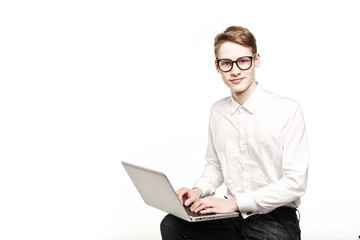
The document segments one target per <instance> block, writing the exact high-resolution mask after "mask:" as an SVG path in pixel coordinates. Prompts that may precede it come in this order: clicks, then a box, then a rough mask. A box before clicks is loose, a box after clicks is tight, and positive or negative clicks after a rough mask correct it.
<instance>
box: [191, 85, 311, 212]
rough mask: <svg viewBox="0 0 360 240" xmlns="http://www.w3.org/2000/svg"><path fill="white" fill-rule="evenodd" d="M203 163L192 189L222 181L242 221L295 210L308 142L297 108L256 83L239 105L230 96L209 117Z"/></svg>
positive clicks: (209, 190) (207, 190) (210, 189)
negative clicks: (284, 209)
mask: <svg viewBox="0 0 360 240" xmlns="http://www.w3.org/2000/svg"><path fill="white" fill-rule="evenodd" d="M206 161H207V164H206V166H205V169H204V172H203V174H202V176H201V178H200V179H199V180H198V181H196V183H195V185H194V187H199V188H200V189H201V190H202V191H203V196H207V195H211V194H214V192H215V190H216V189H217V188H218V187H219V186H220V185H221V184H222V183H225V185H226V187H227V195H226V197H228V198H229V197H234V196H235V198H236V201H237V203H238V207H239V210H240V212H241V214H242V216H243V217H244V218H246V217H248V216H250V215H253V214H257V213H259V214H263V213H267V212H270V211H272V210H274V209H275V208H277V207H280V206H289V207H294V208H297V207H298V206H299V204H300V197H301V196H302V195H303V194H304V192H305V189H306V184H307V175H308V174H307V173H308V142H307V135H306V130H305V123H304V118H303V114H302V111H301V108H300V106H299V104H298V103H297V102H296V101H294V100H292V99H289V98H286V97H283V96H280V95H277V94H274V93H271V92H268V91H265V90H264V89H263V88H262V87H261V86H260V85H259V84H258V86H257V87H256V89H255V91H254V92H253V93H252V95H251V96H250V98H249V99H248V100H247V101H246V102H245V104H243V105H239V104H238V103H237V102H236V101H235V100H234V99H233V98H232V97H227V98H224V99H222V100H220V101H218V102H216V103H215V104H214V105H213V106H212V108H211V113H210V121H209V141H208V148H207V153H206Z"/></svg>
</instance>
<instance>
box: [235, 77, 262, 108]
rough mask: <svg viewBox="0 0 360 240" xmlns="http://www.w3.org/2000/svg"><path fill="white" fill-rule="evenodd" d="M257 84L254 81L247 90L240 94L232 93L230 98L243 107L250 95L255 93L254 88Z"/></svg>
mask: <svg viewBox="0 0 360 240" xmlns="http://www.w3.org/2000/svg"><path fill="white" fill-rule="evenodd" d="M257 85H258V83H257V82H256V81H254V82H253V83H252V84H251V85H250V86H249V87H248V88H247V89H245V90H244V91H241V92H232V97H233V98H234V100H235V101H236V102H237V103H238V104H240V105H243V104H244V103H245V102H246V101H247V100H248V99H249V97H250V96H251V94H252V93H253V92H254V91H255V89H256V86H257Z"/></svg>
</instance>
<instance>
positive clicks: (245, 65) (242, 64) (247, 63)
mask: <svg viewBox="0 0 360 240" xmlns="http://www.w3.org/2000/svg"><path fill="white" fill-rule="evenodd" d="M234 62H235V63H236V65H237V66H238V67H239V68H240V69H241V70H247V69H249V68H250V67H251V63H252V59H251V57H240V58H238V59H237V60H236V61H232V60H230V59H221V60H219V68H220V70H221V71H223V72H228V71H230V70H231V69H232V68H233V64H234Z"/></svg>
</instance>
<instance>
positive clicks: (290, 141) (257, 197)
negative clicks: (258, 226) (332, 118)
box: [236, 105, 309, 213]
mask: <svg viewBox="0 0 360 240" xmlns="http://www.w3.org/2000/svg"><path fill="white" fill-rule="evenodd" d="M308 155H309V152H308V140H307V134H306V129H305V122H304V118H303V114H302V110H301V108H300V106H299V105H297V108H296V110H295V113H294V114H293V115H292V117H291V118H290V119H289V120H288V121H287V124H286V125H285V126H284V132H283V154H282V177H281V178H280V179H279V180H278V181H277V182H274V183H272V184H269V185H267V186H265V187H263V188H260V189H258V190H256V191H254V192H251V193H245V194H244V195H243V196H242V195H239V196H236V197H237V198H239V199H238V205H239V209H240V210H241V211H242V212H243V211H244V212H247V211H249V212H253V211H255V212H257V213H267V212H270V211H272V210H273V209H275V208H277V207H280V206H284V205H286V204H288V203H290V202H293V201H295V200H296V199H298V198H299V197H301V196H302V195H303V194H304V193H305V189H306V185H307V176H308V162H309V156H308ZM245 195H246V196H245ZM255 208H256V209H255Z"/></svg>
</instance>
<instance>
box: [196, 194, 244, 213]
mask: <svg viewBox="0 0 360 240" xmlns="http://www.w3.org/2000/svg"><path fill="white" fill-rule="evenodd" d="M190 209H191V211H194V212H200V213H231V212H235V211H236V210H239V208H238V205H237V202H236V199H235V198H230V199H224V198H216V197H206V198H202V199H199V200H197V201H196V202H195V203H194V204H193V205H192V206H191V207H190Z"/></svg>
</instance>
